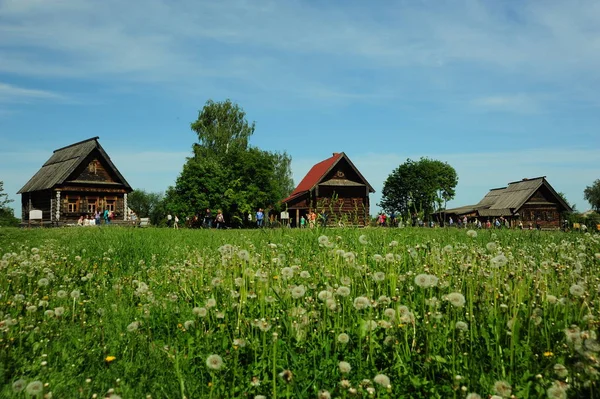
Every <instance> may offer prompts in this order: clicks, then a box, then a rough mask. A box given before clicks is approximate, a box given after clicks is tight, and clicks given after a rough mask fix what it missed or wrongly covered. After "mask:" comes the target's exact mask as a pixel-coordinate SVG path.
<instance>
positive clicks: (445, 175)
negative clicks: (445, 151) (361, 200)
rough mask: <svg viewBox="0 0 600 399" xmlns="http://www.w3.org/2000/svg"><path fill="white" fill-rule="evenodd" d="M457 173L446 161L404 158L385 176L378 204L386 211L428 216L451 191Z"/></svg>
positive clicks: (451, 196)
mask: <svg viewBox="0 0 600 399" xmlns="http://www.w3.org/2000/svg"><path fill="white" fill-rule="evenodd" d="M457 184H458V176H457V174H456V171H455V170H454V168H453V167H452V166H450V165H448V164H447V163H446V162H442V161H438V160H434V159H429V158H421V159H420V160H418V161H413V160H411V159H407V160H406V162H405V163H403V164H402V165H400V166H399V167H398V168H397V169H395V170H394V171H393V172H392V173H391V174H390V175H389V176H388V178H387V179H386V181H385V183H384V185H383V190H382V198H381V202H380V203H379V205H380V206H381V207H382V208H383V209H384V210H385V211H387V212H398V213H400V214H404V215H409V214H411V215H412V214H415V213H416V214H419V215H421V216H429V215H431V214H432V213H433V212H435V211H437V210H439V209H441V208H442V205H445V203H446V202H447V201H449V200H451V199H452V198H454V195H455V191H454V189H455V187H456V185H457Z"/></svg>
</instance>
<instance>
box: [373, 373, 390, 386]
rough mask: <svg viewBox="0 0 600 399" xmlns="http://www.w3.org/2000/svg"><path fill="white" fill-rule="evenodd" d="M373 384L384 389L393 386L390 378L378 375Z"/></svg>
mask: <svg viewBox="0 0 600 399" xmlns="http://www.w3.org/2000/svg"><path fill="white" fill-rule="evenodd" d="M373 382H375V383H376V384H379V385H381V386H382V387H384V388H387V387H389V386H391V385H390V378H389V377H388V376H387V375H385V374H377V375H376V376H375V377H373Z"/></svg>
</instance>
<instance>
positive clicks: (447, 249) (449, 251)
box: [444, 244, 454, 253]
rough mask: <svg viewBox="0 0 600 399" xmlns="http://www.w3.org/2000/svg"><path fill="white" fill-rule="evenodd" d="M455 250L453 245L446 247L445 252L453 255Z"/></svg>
mask: <svg viewBox="0 0 600 399" xmlns="http://www.w3.org/2000/svg"><path fill="white" fill-rule="evenodd" d="M453 249H454V248H452V245H450V244H448V245H446V246H445V247H444V252H446V253H451V252H452V250H453Z"/></svg>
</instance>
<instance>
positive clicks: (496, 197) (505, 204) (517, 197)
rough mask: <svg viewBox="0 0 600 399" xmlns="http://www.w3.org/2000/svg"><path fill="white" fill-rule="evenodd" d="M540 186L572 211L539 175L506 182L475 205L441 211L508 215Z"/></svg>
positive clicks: (481, 214) (518, 207)
mask: <svg viewBox="0 0 600 399" xmlns="http://www.w3.org/2000/svg"><path fill="white" fill-rule="evenodd" d="M542 186H545V187H546V188H547V189H548V190H549V191H550V193H551V194H552V195H553V196H554V197H555V198H556V199H557V200H558V201H559V202H560V204H561V205H562V206H563V207H564V208H565V209H566V210H567V211H572V209H571V207H570V206H569V204H567V203H566V202H565V201H564V200H563V199H562V197H561V196H560V195H558V193H557V192H556V191H554V189H553V188H552V186H551V185H550V184H549V183H548V182H547V181H546V176H541V177H535V178H533V179H523V180H519V181H514V182H511V183H508V186H506V187H501V188H494V189H492V190H490V191H489V192H488V193H487V194H486V195H485V197H483V199H482V200H481V201H479V203H477V204H476V205H468V206H462V207H459V208H452V209H447V210H445V211H443V212H446V213H454V214H466V213H471V212H474V211H477V212H478V213H479V215H480V216H508V215H511V214H512V212H514V211H517V210H518V209H520V208H521V207H522V206H523V205H524V204H525V203H526V202H527V201H528V200H529V199H530V198H531V197H532V196H533V194H535V193H536V191H537V190H539V189H540V187H542ZM544 204H546V203H545V202H544Z"/></svg>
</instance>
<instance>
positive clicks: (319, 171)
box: [282, 152, 375, 202]
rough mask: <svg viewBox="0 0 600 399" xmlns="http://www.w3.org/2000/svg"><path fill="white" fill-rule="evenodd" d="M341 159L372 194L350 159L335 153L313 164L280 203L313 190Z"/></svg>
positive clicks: (342, 154) (370, 188) (343, 154)
mask: <svg viewBox="0 0 600 399" xmlns="http://www.w3.org/2000/svg"><path fill="white" fill-rule="evenodd" d="M342 159H346V161H347V162H348V164H349V165H350V167H351V168H352V169H354V171H355V172H356V174H357V175H358V176H359V177H360V179H361V180H362V181H363V182H364V184H365V185H366V186H367V187H369V192H371V193H374V192H375V190H374V189H373V187H371V185H370V184H369V183H368V182H367V180H366V179H365V178H364V177H363V175H362V174H361V173H360V172H359V171H358V169H356V166H354V164H353V163H352V161H350V159H349V158H348V157H347V156H346V154H345V153H343V152H335V153H333V155H332V156H331V157H329V158H327V159H325V160H323V161H321V162H319V163H317V164H315V165H314V166H313V167H312V168H310V170H309V171H308V173H307V174H306V176H304V178H303V179H302V181H301V182H300V184H298V186H297V187H296V189H295V190H294V191H292V193H291V194H290V195H289V197H287V198H286V199H284V200H282V202H288V201H290V200H292V199H294V198H296V197H298V196H300V195H302V194H304V193H307V192H309V191H310V190H312V189H313V188H315V187H316V186H317V185H318V184H319V183H321V181H322V180H323V179H324V178H325V176H326V175H327V173H329V171H330V170H331V169H332V168H333V167H334V166H335V165H336V164H337V163H338V162H339V161H340V160H342ZM328 184H330V183H328ZM330 185H332V184H330Z"/></svg>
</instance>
